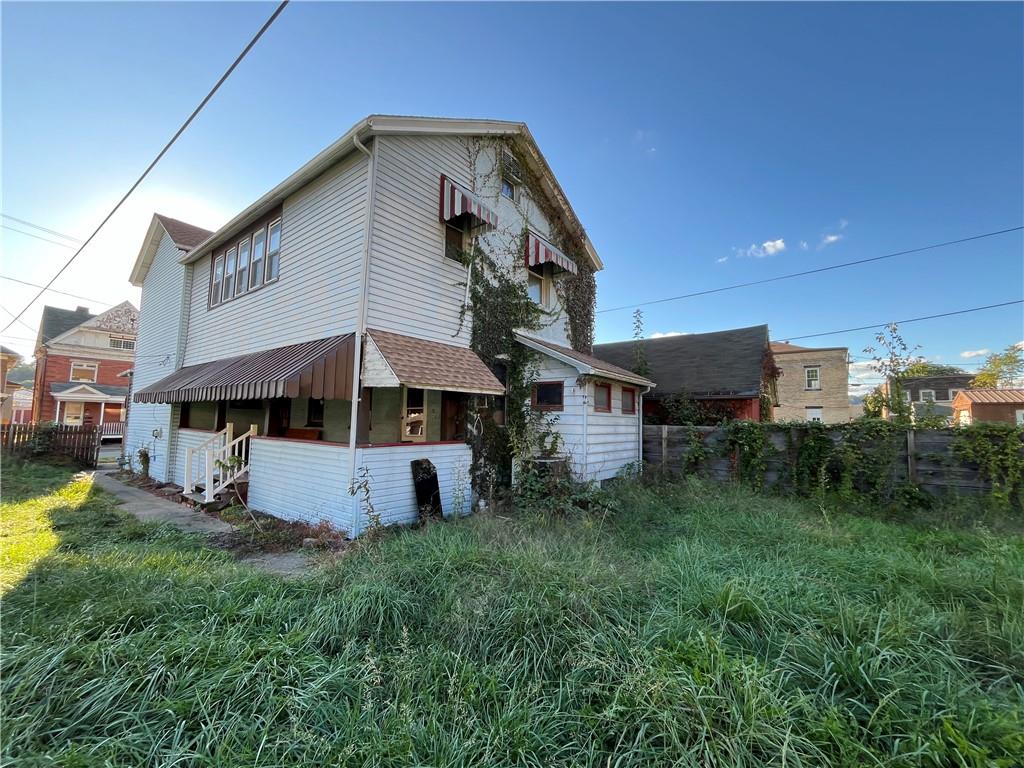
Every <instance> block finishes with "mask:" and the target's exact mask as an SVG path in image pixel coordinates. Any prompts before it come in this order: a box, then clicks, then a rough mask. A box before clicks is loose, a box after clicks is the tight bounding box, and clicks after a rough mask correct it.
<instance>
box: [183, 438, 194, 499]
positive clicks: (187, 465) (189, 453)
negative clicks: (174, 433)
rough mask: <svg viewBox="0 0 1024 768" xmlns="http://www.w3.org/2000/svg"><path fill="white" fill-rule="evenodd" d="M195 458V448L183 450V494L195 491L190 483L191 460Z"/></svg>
mask: <svg viewBox="0 0 1024 768" xmlns="http://www.w3.org/2000/svg"><path fill="white" fill-rule="evenodd" d="M194 458H195V448H186V449H185V489H184V490H185V493H192V491H194V490H195V489H196V487H195V485H193V483H192V460H193V459H194Z"/></svg>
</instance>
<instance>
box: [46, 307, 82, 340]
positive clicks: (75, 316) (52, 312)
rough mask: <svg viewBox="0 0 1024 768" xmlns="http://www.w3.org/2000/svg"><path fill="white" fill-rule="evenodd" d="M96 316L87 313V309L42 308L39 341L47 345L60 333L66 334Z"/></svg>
mask: <svg viewBox="0 0 1024 768" xmlns="http://www.w3.org/2000/svg"><path fill="white" fill-rule="evenodd" d="M94 317H96V315H94V314H92V313H91V312H90V311H89V308H88V307H79V308H78V309H61V308H60V307H43V317H42V319H41V320H40V321H39V334H40V341H41V342H42V343H43V344H48V343H49V342H50V341H51V340H53V339H55V338H57V337H58V336H60V335H61V334H62V333H67V332H68V331H70V330H71V329H72V328H76V327H77V326H79V325H81V324H82V323H84V322H85V321H86V320H92V318H94Z"/></svg>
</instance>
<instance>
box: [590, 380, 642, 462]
mask: <svg viewBox="0 0 1024 768" xmlns="http://www.w3.org/2000/svg"><path fill="white" fill-rule="evenodd" d="M589 390H590V394H591V410H590V413H589V414H588V415H587V479H588V480H607V479H609V478H612V477H615V475H617V474H618V473H619V470H621V469H622V468H623V467H624V466H626V465H627V464H632V463H634V462H636V461H639V459H640V454H639V450H640V448H639V443H638V442H637V439H638V436H639V433H638V432H637V430H638V429H639V425H640V420H639V417H638V416H637V414H635V413H623V412H622V386H621V385H620V384H618V383H615V382H612V383H611V391H612V408H611V412H603V411H599V410H597V409H596V407H594V405H595V404H596V403H595V400H594V397H593V395H594V392H595V389H594V384H590V385H589Z"/></svg>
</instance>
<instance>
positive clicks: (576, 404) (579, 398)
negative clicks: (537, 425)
mask: <svg viewBox="0 0 1024 768" xmlns="http://www.w3.org/2000/svg"><path fill="white" fill-rule="evenodd" d="M538 365H539V367H538V369H537V378H536V380H537V381H561V382H562V410H561V411H545V412H544V415H545V416H547V417H548V420H549V423H550V425H551V430H552V431H553V432H556V433H557V434H558V435H559V436H560V437H561V445H560V446H559V449H558V453H559V455H560V456H563V457H565V458H567V459H568V460H569V464H570V467H571V468H572V472H573V475H574V476H575V477H577V478H578V479H582V478H584V477H585V475H586V451H585V446H584V444H583V409H584V392H583V389H582V388H581V387H580V386H578V385H577V382H576V379H577V378H579V373H578V372H577V371H576V369H575V368H572V367H570V366H568V365H565V364H564V363H560V362H558V361H557V360H555V359H553V358H550V357H547V356H543V355H542V356H541V357H540V360H539V363H538Z"/></svg>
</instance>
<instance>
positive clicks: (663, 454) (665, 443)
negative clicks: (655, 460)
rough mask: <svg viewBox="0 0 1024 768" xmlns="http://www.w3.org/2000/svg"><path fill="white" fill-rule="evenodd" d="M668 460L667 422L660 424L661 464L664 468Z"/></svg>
mask: <svg viewBox="0 0 1024 768" xmlns="http://www.w3.org/2000/svg"><path fill="white" fill-rule="evenodd" d="M667 461H668V424H662V425H661V466H662V469H664V468H665V463H666V462H667Z"/></svg>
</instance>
